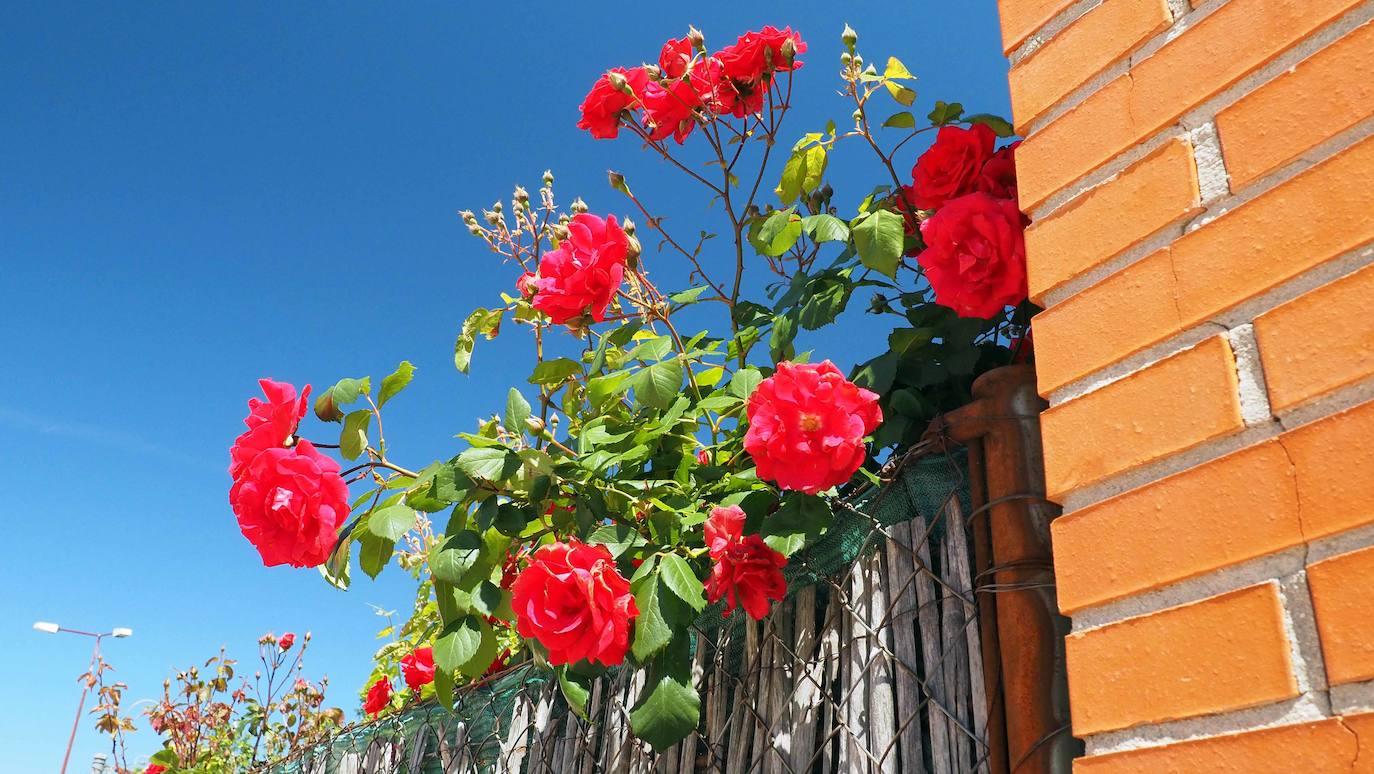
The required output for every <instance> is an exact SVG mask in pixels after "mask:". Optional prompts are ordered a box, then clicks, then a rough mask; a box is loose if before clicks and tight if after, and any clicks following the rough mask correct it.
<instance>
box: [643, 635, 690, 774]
mask: <svg viewBox="0 0 1374 774" xmlns="http://www.w3.org/2000/svg"><path fill="white" fill-rule="evenodd" d="M684 639H685V638H684ZM679 650H680V651H681V652H670V653H665V654H664V655H663V656H662V657H660V658H658V659H655V660H654V663H653V664H652V665H651V666H650V669H649V670H648V675H647V676H646V679H645V685H644V691H643V692H642V693H641V694H640V700H639V702H638V703H637V704H636V705H635V707H634V709H632V710H630V727H631V728H633V729H634V732H635V736H637V737H639V738H640V739H643V740H644V741H645V742H648V743H649V746H651V747H653V748H654V750H656V751H658V752H663V751H664V750H667V749H668V748H669V747H672V746H673V745H675V744H677V743H678V742H680V741H682V740H683V739H685V738H686V737H687V735H688V734H690V733H692V731H694V730H696V728H697V725H698V724H699V723H700V721H701V697H700V696H699V695H698V694H697V692H696V689H695V688H693V687H692V676H691V672H690V670H688V669H684V664H689V663H691V654H690V653H689V652H687V650H686V648H675V649H674V651H679Z"/></svg>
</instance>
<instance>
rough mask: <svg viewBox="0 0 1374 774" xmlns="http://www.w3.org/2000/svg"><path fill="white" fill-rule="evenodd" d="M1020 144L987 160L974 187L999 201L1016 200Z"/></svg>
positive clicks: (1015, 143)
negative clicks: (1017, 158) (1018, 149)
mask: <svg viewBox="0 0 1374 774" xmlns="http://www.w3.org/2000/svg"><path fill="white" fill-rule="evenodd" d="M1020 144H1021V142H1020V141H1019V140H1018V141H1016V142H1014V143H1012V144H1011V145H1008V146H1007V147H1005V148H1003V149H1001V150H999V151H997V152H996V153H994V154H992V158H990V159H988V160H987V163H986V164H984V165H983V169H982V170H981V171H980V172H979V173H978V179H977V180H975V181H974V182H973V187H974V188H975V189H977V190H979V191H982V192H983V193H985V194H989V195H991V196H994V197H996V198H998V199H1012V200H1015V199H1016V146H1018V145H1020Z"/></svg>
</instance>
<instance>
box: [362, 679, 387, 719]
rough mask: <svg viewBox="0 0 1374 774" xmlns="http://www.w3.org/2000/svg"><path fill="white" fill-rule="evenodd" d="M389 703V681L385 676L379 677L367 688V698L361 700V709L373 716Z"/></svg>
mask: <svg viewBox="0 0 1374 774" xmlns="http://www.w3.org/2000/svg"><path fill="white" fill-rule="evenodd" d="M390 703H391V681H390V680H388V679H387V678H385V677H379V678H377V682H375V683H373V684H372V687H371V688H368V689H367V700H366V701H364V702H363V711H364V712H366V713H367V714H369V715H373V716H375V715H377V714H378V713H380V712H381V711H382V710H384V709H386V707H387V705H388V704H390Z"/></svg>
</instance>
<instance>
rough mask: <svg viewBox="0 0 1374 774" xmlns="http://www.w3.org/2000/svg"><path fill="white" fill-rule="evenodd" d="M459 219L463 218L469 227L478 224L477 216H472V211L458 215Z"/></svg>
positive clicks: (465, 211)
mask: <svg viewBox="0 0 1374 774" xmlns="http://www.w3.org/2000/svg"><path fill="white" fill-rule="evenodd" d="M458 217H460V218H462V219H463V222H464V223H466V224H468V225H469V226H471V225H473V224H475V223H477V216H476V215H474V214H472V210H463V211H462V212H459V213H458Z"/></svg>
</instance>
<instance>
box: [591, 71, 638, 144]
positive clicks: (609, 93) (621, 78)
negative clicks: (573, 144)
mask: <svg viewBox="0 0 1374 774" xmlns="http://www.w3.org/2000/svg"><path fill="white" fill-rule="evenodd" d="M648 82H649V74H648V73H646V72H644V68H642V67H636V68H634V69H633V70H626V69H625V68H623V67H616V68H613V69H611V70H608V71H607V72H606V73H605V74H603V75H602V76H601V77H600V78H598V79H597V81H596V83H595V84H593V85H592V90H591V91H589V92H587V96H586V97H585V98H584V99H583V100H582V106H581V108H580V110H581V112H582V118H581V119H580V120H579V121H578V122H577V128H578V129H586V130H587V131H588V132H591V134H592V137H594V138H596V139H598V140H609V139H614V138H615V137H616V135H618V134H620V122H621V120H622V119H623V118H624V117H625V111H627V110H629V109H631V108H633V107H636V106H638V104H639V96H640V95H642V94H643V93H644V86H645V84H647V83H648ZM627 92H628V93H627Z"/></svg>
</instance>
